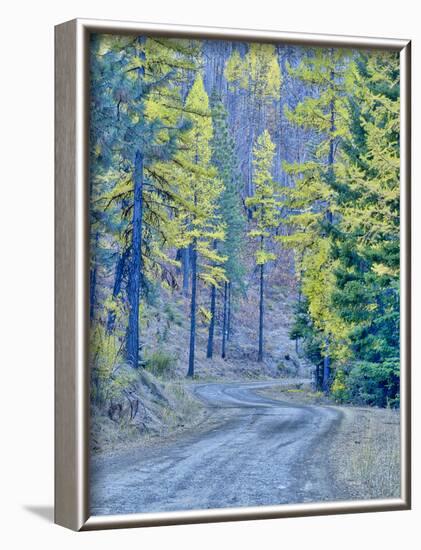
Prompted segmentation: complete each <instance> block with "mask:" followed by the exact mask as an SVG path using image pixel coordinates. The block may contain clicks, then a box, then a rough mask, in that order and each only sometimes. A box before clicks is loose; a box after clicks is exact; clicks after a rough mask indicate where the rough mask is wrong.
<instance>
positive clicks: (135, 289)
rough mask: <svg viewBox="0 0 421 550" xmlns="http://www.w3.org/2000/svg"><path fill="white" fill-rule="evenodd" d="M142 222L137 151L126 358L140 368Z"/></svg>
mask: <svg viewBox="0 0 421 550" xmlns="http://www.w3.org/2000/svg"><path fill="white" fill-rule="evenodd" d="M142 222H143V155H142V153H141V152H140V151H139V150H137V151H136V154H135V165H134V204H133V219H132V253H131V261H130V268H129V284H128V289H127V290H128V303H129V323H128V327H127V332H126V358H127V361H128V363H129V364H130V365H131V366H132V367H134V368H137V367H138V366H139V301H140V281H141V279H140V276H141V270H142V252H141V247H142V230H143V227H142Z"/></svg>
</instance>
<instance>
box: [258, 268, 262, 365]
mask: <svg viewBox="0 0 421 550" xmlns="http://www.w3.org/2000/svg"><path fill="white" fill-rule="evenodd" d="M263 297H264V265H263V264H261V265H260V303H259V353H258V355H257V360H258V361H259V362H260V361H263V316H264V306H263Z"/></svg>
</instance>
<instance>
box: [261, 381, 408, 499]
mask: <svg viewBox="0 0 421 550" xmlns="http://www.w3.org/2000/svg"><path fill="white" fill-rule="evenodd" d="M259 393H261V394H262V395H266V396H267V397H271V398H275V399H279V400H280V401H286V402H288V403H296V404H297V405H316V406H320V405H321V406H332V405H333V402H332V400H330V399H329V398H328V397H327V396H325V395H324V394H323V393H321V392H312V391H311V390H310V389H309V387H308V385H307V384H301V385H300V384H296V385H295V386H294V384H292V385H289V386H288V387H281V386H275V387H271V388H265V389H262V390H259ZM335 408H337V409H338V410H340V411H341V412H342V413H343V420H342V422H341V423H340V425H339V426H338V428H337V430H336V432H334V433H332V434H330V437H329V439H328V441H329V443H328V445H329V447H328V459H329V467H330V471H331V475H332V478H333V480H334V482H335V483H336V484H338V485H340V486H341V487H342V489H343V490H344V493H347V494H348V495H349V498H351V499H362V500H365V499H383V498H396V497H399V495H400V415H399V411H396V410H389V409H379V408H359V407H351V406H343V407H335Z"/></svg>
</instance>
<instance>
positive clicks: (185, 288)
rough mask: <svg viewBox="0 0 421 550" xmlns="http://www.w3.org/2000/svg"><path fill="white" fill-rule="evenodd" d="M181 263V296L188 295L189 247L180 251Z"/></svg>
mask: <svg viewBox="0 0 421 550" xmlns="http://www.w3.org/2000/svg"><path fill="white" fill-rule="evenodd" d="M181 256H182V263H183V294H184V296H188V294H189V275H190V247H189V246H188V247H186V248H183V249H182V251H181Z"/></svg>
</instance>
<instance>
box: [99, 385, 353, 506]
mask: <svg viewBox="0 0 421 550" xmlns="http://www.w3.org/2000/svg"><path fill="white" fill-rule="evenodd" d="M280 383H282V382H250V383H209V384H198V385H195V386H192V391H193V392H194V393H195V395H196V396H197V398H199V399H200V400H201V401H203V403H204V404H205V405H206V406H207V407H208V408H209V409H210V414H209V418H210V419H211V420H210V422H209V424H207V426H206V428H204V429H202V430H201V431H198V432H196V433H194V434H185V435H183V436H180V437H179V438H177V440H173V441H166V442H163V443H162V444H159V445H154V446H151V447H146V448H145V447H143V448H136V449H131V450H130V451H127V452H124V453H119V454H113V455H103V456H97V457H95V458H94V459H93V460H92V464H91V487H92V489H91V513H92V514H95V515H101V514H124V513H127V514H128V513H138V512H161V511H178V510H188V509H190V510H193V509H209V508H222V507H237V506H256V505H274V504H284V503H297V502H315V501H326V500H341V499H345V498H347V495H346V494H341V491H342V490H341V488H338V487H337V486H336V485H335V483H334V481H333V480H332V478H331V475H330V469H329V465H328V457H327V454H328V448H329V438H331V437H333V436H334V433H335V431H336V430H337V429H338V427H339V426H340V422H341V416H342V413H341V412H340V411H339V410H338V409H334V408H330V407H323V406H305V405H302V406H301V405H295V404H288V403H284V402H281V401H277V400H275V399H271V398H268V397H264V396H262V395H258V394H257V393H256V390H259V389H262V388H264V387H266V386H270V385H274V384H280Z"/></svg>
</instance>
